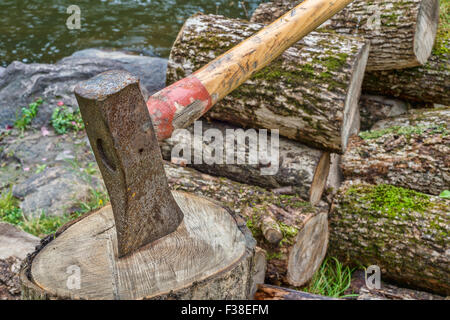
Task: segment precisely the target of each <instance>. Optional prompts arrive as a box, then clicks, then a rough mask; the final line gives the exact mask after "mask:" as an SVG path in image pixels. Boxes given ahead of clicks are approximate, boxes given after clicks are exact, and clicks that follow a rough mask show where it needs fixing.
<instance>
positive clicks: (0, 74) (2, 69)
mask: <svg viewBox="0 0 450 320" xmlns="http://www.w3.org/2000/svg"><path fill="white" fill-rule="evenodd" d="M4 71H5V68H3V67H0V77H1V76H2V74H3V72H4Z"/></svg>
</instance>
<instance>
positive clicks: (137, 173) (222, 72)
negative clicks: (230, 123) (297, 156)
mask: <svg viewBox="0 0 450 320" xmlns="http://www.w3.org/2000/svg"><path fill="white" fill-rule="evenodd" d="M351 1H352V0H306V1H303V2H302V3H301V4H299V5H298V6H296V7H295V8H293V9H292V10H290V11H289V12H287V13H286V14H285V15H283V16H282V17H280V18H279V19H278V20H276V21H275V22H273V23H272V24H270V25H268V26H267V27H265V28H264V29H262V30H260V31H259V32H258V33H256V34H255V35H253V36H251V37H250V38H248V39H246V40H245V41H243V42H242V43H240V44H239V45H237V46H235V47H234V48H232V49H230V50H229V51H227V52H226V53H224V54H223V55H221V56H219V57H217V58H216V59H215V60H213V61H212V62H210V63H209V64H207V65H205V66H204V67H202V68H201V69H199V70H198V71H196V72H195V73H193V74H192V75H190V76H189V77H187V78H185V79H182V80H180V81H178V82H176V83H174V84H172V85H170V86H169V87H166V88H165V89H163V90H161V91H159V92H157V93H156V94H154V95H153V96H151V97H150V98H149V99H148V101H145V100H144V98H143V96H142V93H141V91H140V89H139V80H138V79H137V78H136V77H134V76H133V75H131V74H129V73H127V72H124V71H109V72H106V73H102V74H100V75H98V76H96V77H94V78H92V79H90V80H88V81H85V82H83V83H81V84H79V85H78V86H77V87H76V89H75V95H76V98H77V100H78V103H79V106H80V110H81V114H82V117H83V120H84V123H85V126H86V131H87V134H88V136H89V141H90V143H91V146H92V149H93V151H94V154H95V158H96V160H97V163H98V165H99V168H100V171H101V174H102V176H103V179H104V181H105V184H106V188H107V190H108V193H109V196H110V199H111V206H112V209H113V214H114V220H115V225H116V229H117V240H118V253H119V257H123V256H125V255H127V254H130V253H132V252H134V251H136V250H137V249H138V248H140V247H142V246H143V245H146V244H148V243H150V242H153V241H156V240H158V239H160V238H162V237H164V236H166V235H168V234H170V233H172V232H173V231H175V230H176V229H177V227H178V226H179V225H180V223H181V221H182V220H183V212H182V210H181V209H180V207H179V206H178V205H177V203H176V201H175V200H174V198H173V196H172V193H171V191H170V189H169V186H168V183H167V179H166V176H165V173H164V168H163V162H162V157H161V153H160V149H159V146H158V140H163V139H166V138H169V137H170V136H171V134H172V132H173V131H174V130H175V129H177V128H185V127H188V126H189V125H190V124H192V123H193V122H194V121H195V120H197V119H198V118H200V117H201V116H202V115H203V114H204V113H205V112H207V111H208V110H209V109H210V108H211V107H212V106H213V105H214V104H215V103H216V102H218V101H219V100H220V99H222V98H223V97H225V96H226V95H227V94H228V93H230V92H231V91H233V90H234V89H235V88H237V87H238V86H239V85H240V84H242V83H243V82H244V81H246V80H247V79H249V78H250V77H251V76H252V75H253V74H254V73H255V72H257V71H258V70H260V69H262V68H263V67H265V66H266V65H268V64H269V63H270V62H271V61H273V60H274V59H276V58H277V57H278V56H279V55H280V54H282V53H283V52H284V51H285V50H286V49H287V48H289V47H290V46H292V45H293V44H294V43H295V42H297V41H299V40H300V39H301V38H302V37H304V36H305V35H307V34H308V33H309V32H311V31H312V30H314V29H315V28H317V27H318V26H319V25H321V24H322V23H323V22H325V21H326V20H328V19H329V18H330V17H331V16H333V15H334V14H335V13H337V12H338V11H340V10H341V9H343V8H344V7H345V6H346V5H347V4H349V3H350V2H351Z"/></svg>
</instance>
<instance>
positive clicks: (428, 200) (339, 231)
mask: <svg viewBox="0 0 450 320" xmlns="http://www.w3.org/2000/svg"><path fill="white" fill-rule="evenodd" d="M449 232H450V200H446V199H443V198H440V197H435V196H430V195H425V194H423V193H418V192H415V191H412V190H409V189H404V188H399V187H394V186H391V185H384V184H381V185H370V184H365V183H360V182H352V181H346V182H345V183H344V184H343V185H342V187H341V188H340V190H339V192H338V194H337V196H336V197H335V203H334V206H333V208H332V209H331V213H330V244H329V251H328V254H329V255H332V256H335V257H337V258H338V259H339V260H340V261H343V262H345V263H349V264H355V265H363V266H369V265H378V266H379V267H380V269H381V272H382V275H381V278H382V279H386V280H392V281H394V282H396V283H399V284H404V285H405V286H409V287H413V288H418V289H423V290H426V291H431V292H435V293H437V294H444V295H449V294H450V277H449V269H448V266H449V265H450V255H449V248H448V244H449V242H450V237H449Z"/></svg>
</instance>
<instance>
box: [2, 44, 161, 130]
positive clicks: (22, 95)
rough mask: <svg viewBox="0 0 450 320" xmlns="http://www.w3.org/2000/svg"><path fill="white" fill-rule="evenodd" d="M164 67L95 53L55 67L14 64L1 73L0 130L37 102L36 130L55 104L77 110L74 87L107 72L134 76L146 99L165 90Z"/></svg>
mask: <svg viewBox="0 0 450 320" xmlns="http://www.w3.org/2000/svg"><path fill="white" fill-rule="evenodd" d="M166 67H167V60H166V59H162V58H155V57H147V56H138V55H132V54H127V53H123V52H108V51H102V50H98V49H87V50H82V51H79V52H76V53H74V54H73V55H72V56H70V57H66V58H64V59H62V60H60V61H58V62H57V63H55V64H40V63H32V64H25V63H22V62H19V61H14V62H13V63H11V64H10V65H9V66H8V67H7V68H6V69H5V70H3V71H0V130H4V128H5V126H11V125H13V124H14V121H15V120H16V118H17V115H19V114H20V111H21V108H22V107H26V106H28V104H30V103H31V102H33V101H34V100H36V99H37V98H42V99H43V100H44V103H43V104H42V105H41V106H40V107H39V111H38V114H37V117H36V118H35V119H34V120H33V122H32V126H33V127H36V128H40V127H42V126H43V125H46V124H48V122H49V120H50V119H51V115H52V112H53V109H54V108H55V107H56V104H57V102H58V101H63V102H64V103H65V104H66V105H68V106H71V107H73V108H75V109H77V108H78V105H77V102H76V99H75V96H74V94H73V89H74V87H75V86H76V85H77V84H78V83H79V82H80V81H83V80H87V79H89V78H91V77H93V76H95V75H97V74H99V73H101V72H104V71H107V70H117V69H122V70H123V69H125V70H127V71H129V72H131V73H133V74H135V75H137V76H138V77H139V78H140V79H141V88H142V90H143V92H144V95H146V96H149V95H150V94H153V93H155V92H156V91H158V90H160V89H162V88H163V87H165V74H166Z"/></svg>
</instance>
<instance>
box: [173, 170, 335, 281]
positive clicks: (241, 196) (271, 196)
mask: <svg viewBox="0 0 450 320" xmlns="http://www.w3.org/2000/svg"><path fill="white" fill-rule="evenodd" d="M165 169H166V174H167V177H168V181H169V184H170V185H171V186H172V188H174V189H175V190H182V191H187V192H191V193H194V194H198V195H202V196H206V197H208V198H211V199H214V200H216V201H218V202H220V203H222V204H224V205H226V206H228V207H230V208H231V209H232V210H233V211H234V212H240V213H241V215H242V216H243V217H244V218H245V220H246V221H247V226H248V227H249V229H250V230H251V231H252V234H253V236H254V237H255V239H256V240H257V244H258V246H259V247H260V248H262V249H264V250H265V252H266V253H267V272H266V281H267V282H268V283H272V284H278V285H280V284H288V285H294V286H301V285H303V284H305V283H307V282H308V281H309V280H310V279H311V278H312V276H313V275H314V272H315V271H316V269H317V268H318V267H319V266H320V263H321V261H322V260H323V258H324V256H325V252H326V248H327V245H328V222H327V216H328V206H327V205H326V203H324V202H321V203H320V204H319V205H318V206H312V205H311V204H310V203H309V202H306V201H304V200H302V199H301V198H300V197H299V196H298V195H285V196H280V195H278V194H276V193H273V192H269V191H267V190H265V189H262V188H259V187H255V186H251V185H246V184H242V183H238V182H234V181H232V180H229V179H226V178H217V177H214V176H209V175H207V174H201V173H199V172H198V171H196V170H193V169H191V168H183V167H180V166H176V165H174V164H169V163H167V165H166V167H165ZM261 268H262V267H259V269H261Z"/></svg>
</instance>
